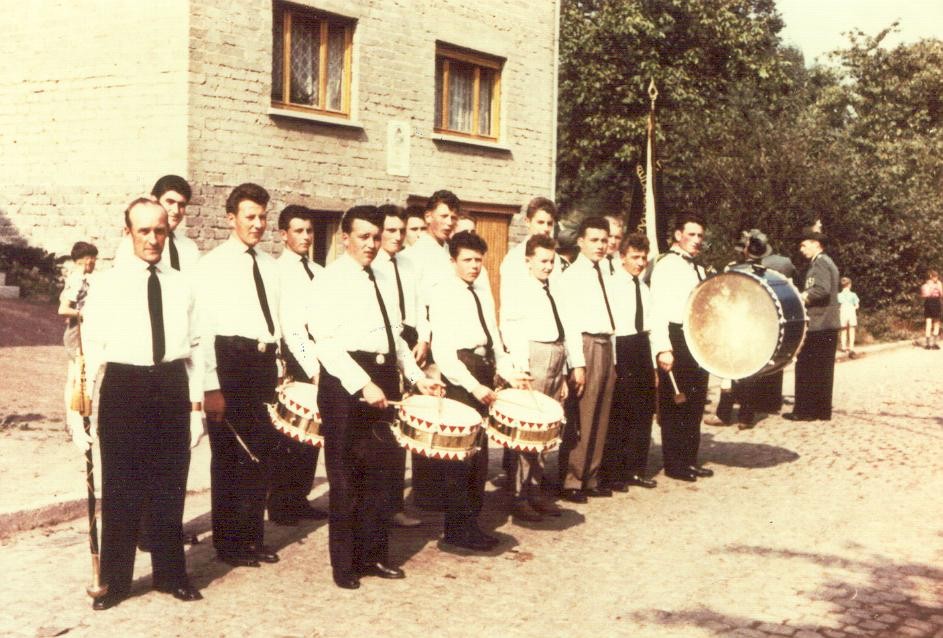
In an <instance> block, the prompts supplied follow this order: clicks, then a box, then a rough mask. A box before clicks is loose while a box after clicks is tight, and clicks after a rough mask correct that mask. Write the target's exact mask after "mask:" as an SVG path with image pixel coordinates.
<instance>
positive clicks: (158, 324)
mask: <svg viewBox="0 0 943 638" xmlns="http://www.w3.org/2000/svg"><path fill="white" fill-rule="evenodd" d="M147 269H148V270H149V271H150V273H151V274H150V275H148V277H147V312H148V314H150V315H151V350H152V352H153V353H154V363H155V364H158V363H160V362H161V361H162V360H163V359H164V351H165V346H164V301H163V299H161V295H160V280H159V279H158V278H157V266H155V265H154V264H151V265H150V266H148V267H147Z"/></svg>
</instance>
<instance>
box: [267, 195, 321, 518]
mask: <svg viewBox="0 0 943 638" xmlns="http://www.w3.org/2000/svg"><path fill="white" fill-rule="evenodd" d="M311 213H312V211H311V210H309V209H307V208H305V207H304V206H294V205H292V206H286V207H285V209H284V210H282V212H281V214H280V215H279V216H278V231H279V234H280V235H281V238H282V242H283V243H284V245H285V248H284V250H283V251H282V254H281V256H280V257H279V258H278V260H277V263H278V272H279V286H280V288H281V290H280V294H279V297H280V298H281V304H280V305H279V311H278V312H279V323H280V324H281V327H282V335H283V337H282V344H281V346H282V355H283V358H284V361H285V368H286V369H285V373H286V376H287V377H290V378H291V379H293V380H295V381H300V382H303V383H313V384H315V385H317V378H318V372H319V371H320V365H319V364H318V358H317V357H316V356H315V354H314V342H313V341H312V340H311V335H310V333H309V332H308V323H307V322H308V315H309V314H310V308H311V303H312V302H313V300H314V291H315V284H314V280H315V279H316V278H317V277H318V276H319V275H320V274H321V271H323V270H324V269H323V268H322V267H321V266H320V265H319V264H316V263H314V262H312V261H311V260H310V259H308V251H309V249H310V248H311V244H312V243H313V242H314V227H313V225H312V221H311ZM318 451H319V448H316V447H314V446H312V445H308V444H307V443H302V442H301V441H296V440H294V439H292V438H290V437H287V436H286V437H282V438H281V439H279V443H278V447H277V448H276V450H275V451H274V452H273V454H272V478H271V488H270V490H269V495H268V517H269V520H270V521H272V522H274V523H276V524H278V525H297V524H298V520H299V519H324V518H327V513H326V512H322V511H320V510H317V509H315V508H313V507H311V505H310V504H309V503H308V493H309V492H310V491H311V486H312V484H313V483H314V470H315V467H316V466H317V463H318Z"/></svg>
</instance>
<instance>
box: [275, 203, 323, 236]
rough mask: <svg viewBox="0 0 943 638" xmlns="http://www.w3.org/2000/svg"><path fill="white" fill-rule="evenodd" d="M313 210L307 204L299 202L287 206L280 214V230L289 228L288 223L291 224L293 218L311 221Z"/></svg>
mask: <svg viewBox="0 0 943 638" xmlns="http://www.w3.org/2000/svg"><path fill="white" fill-rule="evenodd" d="M313 212H314V211H312V210H311V209H310V208H307V207H306V206H298V205H297V204H291V205H289V206H286V207H285V208H284V209H283V210H282V212H281V213H280V214H279V215H278V230H288V225H289V224H291V220H293V219H300V220H302V221H311V213H313Z"/></svg>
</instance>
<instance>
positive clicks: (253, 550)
mask: <svg viewBox="0 0 943 638" xmlns="http://www.w3.org/2000/svg"><path fill="white" fill-rule="evenodd" d="M248 555H249V557H250V558H254V559H255V560H257V561H259V562H260V563H277V562H278V560H279V559H278V554H276V553H275V552H274V551H273V550H272V549H271V548H269V547H266V546H265V545H260V546H258V547H250V548H249V554H248Z"/></svg>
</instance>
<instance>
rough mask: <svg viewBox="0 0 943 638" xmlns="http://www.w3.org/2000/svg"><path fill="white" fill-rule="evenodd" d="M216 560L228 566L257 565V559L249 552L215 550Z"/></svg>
mask: <svg viewBox="0 0 943 638" xmlns="http://www.w3.org/2000/svg"><path fill="white" fill-rule="evenodd" d="M216 560H219V561H222V562H224V563H226V564H227V565H229V566H230V567H259V566H260V565H259V561H257V560H256V559H255V556H254V555H250V554H230V553H228V552H227V553H223V552H216Z"/></svg>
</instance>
